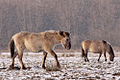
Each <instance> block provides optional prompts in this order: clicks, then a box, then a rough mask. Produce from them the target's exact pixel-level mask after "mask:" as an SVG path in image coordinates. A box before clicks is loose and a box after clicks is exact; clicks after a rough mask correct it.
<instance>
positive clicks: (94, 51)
mask: <svg viewBox="0 0 120 80" xmlns="http://www.w3.org/2000/svg"><path fill="white" fill-rule="evenodd" d="M89 51H90V52H93V53H98V52H100V50H99V49H98V48H90V49H89Z"/></svg>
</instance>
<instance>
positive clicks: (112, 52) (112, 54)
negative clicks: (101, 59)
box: [108, 44, 115, 61]
mask: <svg viewBox="0 0 120 80" xmlns="http://www.w3.org/2000/svg"><path fill="white" fill-rule="evenodd" d="M108 45H109V44H108ZM108 53H109V55H110V57H109V59H110V61H114V57H115V55H114V51H113V49H112V47H111V45H109V48H108Z"/></svg>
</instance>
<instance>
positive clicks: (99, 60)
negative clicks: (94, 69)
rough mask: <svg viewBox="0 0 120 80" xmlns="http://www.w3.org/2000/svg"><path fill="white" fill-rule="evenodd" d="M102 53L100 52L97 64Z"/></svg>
mask: <svg viewBox="0 0 120 80" xmlns="http://www.w3.org/2000/svg"><path fill="white" fill-rule="evenodd" d="M101 55H102V53H101V52H100V55H99V58H98V62H99V61H100V57H101Z"/></svg>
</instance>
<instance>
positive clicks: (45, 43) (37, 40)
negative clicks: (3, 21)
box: [9, 30, 71, 69]
mask: <svg viewBox="0 0 120 80" xmlns="http://www.w3.org/2000/svg"><path fill="white" fill-rule="evenodd" d="M59 43H61V44H62V46H63V47H64V48H66V49H70V48H71V41H70V34H69V33H68V32H64V31H54V30H48V31H45V32H40V33H30V32H20V33H17V34H15V35H14V36H13V37H12V39H11V40H10V42H9V51H10V53H11V58H12V63H11V64H10V68H11V69H12V68H14V59H15V57H16V56H17V55H18V59H19V62H20V66H21V69H25V66H24V64H23V61H22V57H23V51H24V49H25V48H26V49H28V50H29V51H31V52H40V51H43V57H42V59H43V60H42V68H44V69H45V60H46V57H47V54H51V55H52V56H53V57H54V58H55V61H56V64H57V67H60V64H59V62H58V59H57V55H56V53H55V52H54V51H53V47H54V46H55V45H56V44H59ZM15 48H16V51H15Z"/></svg>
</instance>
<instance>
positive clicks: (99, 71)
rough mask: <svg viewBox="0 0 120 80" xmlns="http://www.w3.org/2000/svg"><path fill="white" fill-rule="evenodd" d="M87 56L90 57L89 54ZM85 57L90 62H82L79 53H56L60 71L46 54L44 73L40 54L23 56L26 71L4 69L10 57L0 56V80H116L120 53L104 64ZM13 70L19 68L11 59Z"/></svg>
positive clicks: (119, 64) (95, 57) (93, 55)
mask: <svg viewBox="0 0 120 80" xmlns="http://www.w3.org/2000/svg"><path fill="white" fill-rule="evenodd" d="M90 54H91V55H90ZM90 54H89V57H88V58H89V60H90V62H84V60H83V58H81V57H80V52H76V53H74V52H71V53H57V55H58V60H59V62H60V65H61V69H57V68H56V64H55V60H54V58H53V57H52V56H51V55H48V57H47V60H46V67H47V70H44V69H42V68H41V62H42V54H41V53H40V54H39V53H38V54H37V53H32V54H31V53H25V54H24V57H23V62H24V64H25V66H26V67H27V68H28V69H26V70H19V69H17V68H16V69H14V70H8V69H7V68H8V67H9V64H10V61H11V59H10V57H9V54H8V53H2V54H1V55H0V80H1V79H3V80H33V79H34V80H96V79H97V80H119V79H120V58H119V57H120V56H119V54H120V52H118V53H117V56H116V57H115V60H114V61H113V62H110V61H109V60H108V61H107V62H105V61H104V57H103V56H102V58H101V60H100V62H97V59H98V54H93V53H90ZM15 67H20V65H19V62H18V59H17V58H16V59H15Z"/></svg>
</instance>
